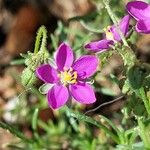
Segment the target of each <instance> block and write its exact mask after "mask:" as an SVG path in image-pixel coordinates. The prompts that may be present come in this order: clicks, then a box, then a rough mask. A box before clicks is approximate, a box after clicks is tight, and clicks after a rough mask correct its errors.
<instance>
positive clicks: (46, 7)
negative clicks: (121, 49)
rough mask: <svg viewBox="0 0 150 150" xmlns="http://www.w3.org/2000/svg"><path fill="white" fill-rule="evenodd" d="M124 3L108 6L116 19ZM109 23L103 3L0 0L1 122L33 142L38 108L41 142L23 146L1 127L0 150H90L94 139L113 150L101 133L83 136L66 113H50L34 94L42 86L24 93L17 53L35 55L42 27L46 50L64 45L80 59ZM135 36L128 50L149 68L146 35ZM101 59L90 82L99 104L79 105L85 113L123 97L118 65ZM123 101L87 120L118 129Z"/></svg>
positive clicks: (149, 43) (114, 60) (149, 40)
mask: <svg viewBox="0 0 150 150" xmlns="http://www.w3.org/2000/svg"><path fill="white" fill-rule="evenodd" d="M128 1H129V0H120V1H118V0H111V7H112V9H113V11H114V12H115V13H116V15H117V16H118V18H121V17H122V16H124V14H125V13H126V11H125V5H126V3H127V2H128ZM133 23H134V22H133ZM110 24H112V22H111V20H110V18H109V16H108V14H107V12H106V10H105V9H104V7H103V4H102V0H38V1H37V0H0V120H1V121H4V122H7V123H10V124H12V125H13V126H15V127H17V128H18V129H19V130H21V131H22V133H23V134H24V135H26V136H27V137H29V138H31V137H32V136H33V129H32V127H31V122H32V117H33V114H34V111H35V109H36V108H39V116H38V119H39V121H38V131H37V132H38V134H39V135H40V138H41V141H42V142H43V143H44V144H43V145H42V144H41V143H40V144H39V145H38V144H37V145H34V146H33V145H32V146H31V145H28V144H26V143H21V142H20V141H19V139H18V138H16V137H14V136H13V135H12V134H11V133H9V132H6V131H5V130H3V129H1V128H0V149H2V150H3V149H4V150H7V149H11V150H12V149H17V147H14V145H15V144H16V143H17V144H18V145H20V147H24V148H28V149H35V150H36V149H42V148H43V147H45V149H48V148H50V149H81V150H82V149H84V148H85V146H87V149H90V148H91V146H92V142H93V141H94V140H95V139H96V143H97V144H99V147H98V148H97V149H110V148H111V147H112V146H110V145H113V144H112V143H111V141H108V139H107V137H106V136H105V133H104V132H102V131H97V130H96V129H95V128H93V127H91V128H90V130H89V131H86V125H85V124H81V123H80V125H78V127H72V126H71V125H70V122H69V121H68V120H69V119H68V118H67V114H66V115H63V114H64V111H63V110H60V111H59V112H57V111H55V112H54V111H52V110H51V109H50V108H49V107H48V105H47V101H46V99H45V96H44V95H42V94H40V93H39V92H38V87H39V85H40V84H41V83H37V85H36V87H34V88H32V90H31V89H25V88H24V87H23V86H22V84H21V81H20V76H21V73H22V70H23V69H24V67H25V66H24V62H23V60H22V58H21V56H20V53H27V51H31V52H33V49H34V42H35V37H36V32H37V29H38V28H39V27H40V26H41V25H45V26H46V28H47V31H48V39H47V43H48V44H47V48H48V50H49V52H50V53H51V54H52V53H53V52H54V50H55V49H56V46H57V45H58V44H59V43H60V42H62V41H67V42H68V43H70V45H72V47H73V49H74V51H75V53H76V54H77V56H80V55H81V54H82V53H85V52H84V50H83V47H82V45H84V44H85V43H86V42H88V41H90V40H93V39H94V40H96V39H100V38H102V36H103V34H102V31H103V29H104V28H105V27H107V26H108V25H110ZM133 34H134V36H133V37H134V38H132V39H130V40H129V42H130V44H131V45H132V43H136V45H133V47H134V50H135V53H136V55H137V57H138V58H140V59H141V61H142V62H147V63H150V35H140V36H137V35H136V33H133ZM112 55H113V56H112ZM110 56H112V57H111V58H110ZM100 57H101V60H102V63H101V65H100V67H101V72H100V73H98V74H97V75H96V76H95V80H96V82H95V83H94V86H95V88H96V95H97V102H96V104H93V105H90V106H80V105H77V106H75V109H76V110H80V111H82V112H85V111H86V110H88V109H91V108H94V107H96V106H97V105H100V104H102V103H104V102H106V101H110V100H113V99H114V98H115V97H117V96H119V95H120V94H121V91H120V89H119V86H118V85H117V84H115V83H114V82H113V80H112V78H113V77H112V76H110V74H113V75H115V76H117V77H118V78H120V79H123V77H122V76H121V72H122V60H121V59H120V57H119V56H118V55H117V54H112V53H111V52H110V53H107V54H102V55H101V56H100ZM106 58H107V60H106ZM108 60H109V61H108ZM125 101H126V100H125V98H122V99H120V100H119V101H118V102H116V103H113V104H110V105H107V106H106V107H103V108H101V109H100V110H97V111H96V112H94V113H91V114H90V115H92V116H95V115H96V114H104V115H106V116H109V117H111V118H112V119H113V120H114V121H115V123H116V124H117V123H118V122H119V119H120V118H121V115H119V114H117V112H118V111H120V110H121V108H122V106H123V105H124V103H125ZM69 125H70V126H69ZM68 126H69V127H68ZM79 133H80V134H79ZM81 134H82V135H81ZM94 142H95V141H94ZM107 143H111V144H110V145H107ZM41 145H42V146H41ZM46 147H48V148H46ZM79 147H80V148H79Z"/></svg>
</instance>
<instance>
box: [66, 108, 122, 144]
mask: <svg viewBox="0 0 150 150" xmlns="http://www.w3.org/2000/svg"><path fill="white" fill-rule="evenodd" d="M67 110H68V111H69V112H70V116H71V117H74V118H77V119H78V120H80V121H84V122H87V123H90V124H92V125H95V126H97V127H98V128H101V129H102V130H104V131H105V132H106V134H108V135H109V136H111V138H112V139H113V140H114V141H115V142H116V143H118V144H119V143H120V141H119V139H118V137H117V136H116V135H115V134H113V133H112V132H111V131H110V130H109V129H108V128H107V127H106V126H104V125H103V124H101V123H100V122H98V121H96V120H94V119H93V118H91V117H88V116H85V115H83V114H80V113H79V112H75V113H74V112H73V111H72V110H70V109H69V108H67Z"/></svg>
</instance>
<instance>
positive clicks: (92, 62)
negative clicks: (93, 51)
mask: <svg viewBox="0 0 150 150" xmlns="http://www.w3.org/2000/svg"><path fill="white" fill-rule="evenodd" d="M97 67H98V59H97V57H95V56H92V55H84V56H81V57H80V58H79V59H77V60H76V61H75V63H74V64H73V66H72V68H73V70H75V71H77V74H78V78H79V79H85V78H88V77H90V76H91V75H93V74H94V73H95V72H96V69H97Z"/></svg>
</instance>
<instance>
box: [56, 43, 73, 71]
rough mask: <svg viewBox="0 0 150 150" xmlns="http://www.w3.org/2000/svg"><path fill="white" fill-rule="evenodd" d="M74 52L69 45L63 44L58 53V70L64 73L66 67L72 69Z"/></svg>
mask: <svg viewBox="0 0 150 150" xmlns="http://www.w3.org/2000/svg"><path fill="white" fill-rule="evenodd" d="M73 59H74V58H73V51H72V49H71V48H70V46H69V45H67V44H65V43H62V44H61V45H60V46H59V48H58V49H57V52H56V64H57V67H58V70H60V71H63V69H64V67H66V68H70V67H71V65H72V63H73Z"/></svg>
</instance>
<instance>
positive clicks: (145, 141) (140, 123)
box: [137, 117, 150, 148]
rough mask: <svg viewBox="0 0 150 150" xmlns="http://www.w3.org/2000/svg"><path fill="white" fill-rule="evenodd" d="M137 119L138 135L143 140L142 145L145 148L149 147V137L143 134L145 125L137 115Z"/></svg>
mask: <svg viewBox="0 0 150 150" xmlns="http://www.w3.org/2000/svg"><path fill="white" fill-rule="evenodd" d="M137 121H138V126H139V128H140V137H141V139H142V140H143V143H144V146H145V148H150V141H149V138H147V137H146V135H145V126H144V124H143V122H142V118H140V117H137Z"/></svg>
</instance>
